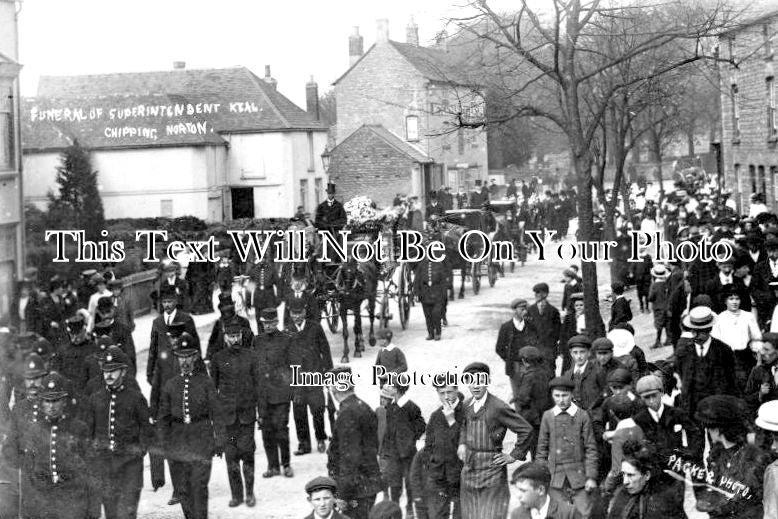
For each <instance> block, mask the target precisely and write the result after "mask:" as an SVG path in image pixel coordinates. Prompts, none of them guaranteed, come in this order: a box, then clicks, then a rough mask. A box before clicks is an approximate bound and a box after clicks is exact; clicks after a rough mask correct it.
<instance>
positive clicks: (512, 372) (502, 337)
mask: <svg viewBox="0 0 778 519" xmlns="http://www.w3.org/2000/svg"><path fill="white" fill-rule="evenodd" d="M527 306H528V304H527V300H526V299H520V298H517V299H514V300H513V301H511V309H512V310H513V318H512V319H511V320H510V321H506V322H504V323H502V324H501V325H500V331H499V332H498V333H497V344H496V345H495V351H496V352H497V355H499V356H500V358H501V359H502V360H503V361H504V362H505V374H506V375H508V378H510V380H511V389H512V390H513V398H516V395H517V394H518V392H519V380H520V377H519V372H520V371H521V368H522V364H521V361H520V359H519V350H520V349H522V348H523V347H524V346H535V345H536V344H537V343H538V332H537V330H536V329H535V324H534V323H533V322H531V321H529V320H528V319H527V318H526V317H527Z"/></svg>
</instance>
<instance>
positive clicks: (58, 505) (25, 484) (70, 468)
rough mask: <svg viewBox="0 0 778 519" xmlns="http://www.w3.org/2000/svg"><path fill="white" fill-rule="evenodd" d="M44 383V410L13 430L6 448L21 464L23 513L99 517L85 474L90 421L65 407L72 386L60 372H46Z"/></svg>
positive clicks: (67, 517) (75, 518) (64, 517)
mask: <svg viewBox="0 0 778 519" xmlns="http://www.w3.org/2000/svg"><path fill="white" fill-rule="evenodd" d="M42 386H43V388H42V390H41V393H40V398H41V411H42V413H41V414H42V416H41V417H40V419H39V420H38V421H37V422H30V423H28V424H27V426H25V427H23V428H21V430H17V431H15V433H14V434H13V435H11V436H10V437H9V439H8V443H7V444H6V445H5V446H4V448H3V453H4V455H5V456H6V458H7V459H9V461H10V462H11V463H12V465H13V466H15V467H20V468H21V488H22V505H21V512H22V513H21V515H22V517H30V518H32V517H36V518H38V517H41V518H42V517H56V518H57V519H71V518H72V519H84V518H85V517H99V516H100V512H99V510H97V506H96V505H97V502H96V501H94V499H93V498H94V493H93V492H91V491H90V488H89V483H90V482H89V481H88V479H87V478H88V474H89V470H88V467H87V464H86V462H85V459H86V457H85V456H86V448H85V447H86V445H85V438H86V437H87V429H86V425H85V424H84V423H83V422H81V421H79V420H77V419H76V418H74V417H73V416H72V415H71V414H70V413H69V412H67V411H66V409H67V407H66V406H67V397H68V392H67V389H66V380H65V378H64V377H63V376H62V375H60V374H59V373H50V374H48V375H46V376H45V377H44V378H43V381H42Z"/></svg>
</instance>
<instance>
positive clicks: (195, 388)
mask: <svg viewBox="0 0 778 519" xmlns="http://www.w3.org/2000/svg"><path fill="white" fill-rule="evenodd" d="M173 353H174V355H175V356H176V357H177V359H178V364H179V369H180V373H179V374H178V375H176V376H175V377H173V378H172V379H170V380H168V381H167V383H166V384H165V386H164V388H163V389H162V398H161V404H160V410H159V425H160V433H161V437H162V443H163V445H164V449H165V457H166V458H167V460H168V463H169V466H170V477H171V479H172V480H173V487H174V488H175V490H176V493H177V494H178V498H179V499H180V500H181V508H182V510H183V512H184V517H185V518H186V519H206V518H207V517H208V481H209V480H210V478H211V459H212V458H213V456H221V454H222V452H223V450H224V428H223V426H222V425H221V424H220V422H219V420H218V419H217V413H218V405H219V404H218V396H217V394H216V388H214V386H213V382H212V381H211V379H210V378H209V377H208V374H207V373H206V372H205V369H204V367H203V366H202V363H200V362H198V361H199V360H200V350H199V348H198V347H195V346H194V344H193V343H191V342H187V343H184V342H183V340H182V343H181V346H180V347H179V348H177V349H175V350H174V351H173Z"/></svg>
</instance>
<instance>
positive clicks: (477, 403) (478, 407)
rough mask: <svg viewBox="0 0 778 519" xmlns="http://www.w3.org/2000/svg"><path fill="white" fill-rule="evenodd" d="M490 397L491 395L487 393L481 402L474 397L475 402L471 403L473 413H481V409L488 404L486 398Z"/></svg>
mask: <svg viewBox="0 0 778 519" xmlns="http://www.w3.org/2000/svg"><path fill="white" fill-rule="evenodd" d="M488 396H489V393H486V394H485V395H484V396H482V397H481V399H480V400H478V399H476V398H475V397H473V401H472V402H471V403H470V404H471V405H472V406H473V411H475V412H476V413H477V412H478V411H480V410H481V408H482V407H483V406H484V404H485V403H486V397H488Z"/></svg>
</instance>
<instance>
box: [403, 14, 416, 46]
mask: <svg viewBox="0 0 778 519" xmlns="http://www.w3.org/2000/svg"><path fill="white" fill-rule="evenodd" d="M405 43H407V44H408V45H413V46H414V47H418V46H419V26H418V25H416V23H414V21H413V16H411V20H410V21H409V22H408V27H406V28H405Z"/></svg>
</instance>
